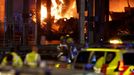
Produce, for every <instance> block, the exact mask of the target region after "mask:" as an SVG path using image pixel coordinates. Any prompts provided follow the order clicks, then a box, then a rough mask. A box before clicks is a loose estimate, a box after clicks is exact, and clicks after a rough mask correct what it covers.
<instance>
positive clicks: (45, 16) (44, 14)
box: [41, 5, 47, 21]
mask: <svg viewBox="0 0 134 75" xmlns="http://www.w3.org/2000/svg"><path fill="white" fill-rule="evenodd" d="M45 18H47V8H46V7H45V6H44V5H41V21H43V20H44V19H45Z"/></svg>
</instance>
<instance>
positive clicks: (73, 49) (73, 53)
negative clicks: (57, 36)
mask: <svg viewBox="0 0 134 75" xmlns="http://www.w3.org/2000/svg"><path fill="white" fill-rule="evenodd" d="M66 41H67V45H68V49H69V53H68V54H69V60H68V61H69V62H72V61H73V59H74V58H75V56H76V55H77V53H78V50H77V48H76V46H75V43H74V40H73V38H71V37H70V36H68V38H67V40H66Z"/></svg>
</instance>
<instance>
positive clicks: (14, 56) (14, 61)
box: [1, 48, 23, 67]
mask: <svg viewBox="0 0 134 75" xmlns="http://www.w3.org/2000/svg"><path fill="white" fill-rule="evenodd" d="M16 49H17V48H11V52H9V53H8V54H7V55H6V56H5V57H4V58H3V60H2V63H1V65H2V66H7V64H8V63H9V62H8V61H10V62H11V60H12V66H14V67H22V66H23V61H22V59H21V57H20V56H19V55H18V54H17V52H16ZM10 56H12V57H10ZM9 57H10V58H12V59H11V60H10V58H9Z"/></svg>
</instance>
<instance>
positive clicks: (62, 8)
mask: <svg viewBox="0 0 134 75" xmlns="http://www.w3.org/2000/svg"><path fill="white" fill-rule="evenodd" d="M51 3H52V4H51V6H50V7H51V18H52V17H54V20H53V21H54V22H52V23H53V24H52V27H51V28H52V29H53V31H59V25H56V24H55V23H56V22H57V20H59V19H61V18H64V21H66V20H67V19H70V18H71V17H75V18H77V17H78V14H77V8H76V1H75V0H70V3H69V4H67V3H65V2H64V0H51ZM47 17H48V16H47V7H46V3H44V4H42V5H41V24H42V25H41V27H42V28H43V27H45V26H46V22H45V19H46V18H47ZM51 18H50V19H51Z"/></svg>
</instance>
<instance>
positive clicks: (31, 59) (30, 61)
mask: <svg viewBox="0 0 134 75" xmlns="http://www.w3.org/2000/svg"><path fill="white" fill-rule="evenodd" d="M40 62H41V57H40V55H39V53H38V48H37V46H32V51H31V52H30V53H28V54H26V57H25V60H24V64H25V65H27V66H29V67H32V68H35V67H38V66H39V64H40Z"/></svg>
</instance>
